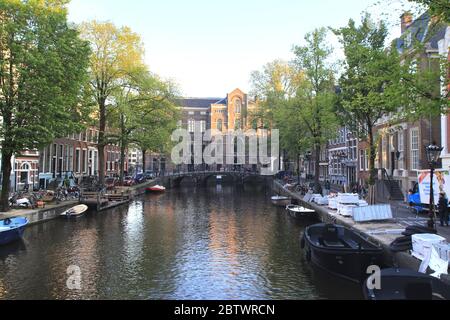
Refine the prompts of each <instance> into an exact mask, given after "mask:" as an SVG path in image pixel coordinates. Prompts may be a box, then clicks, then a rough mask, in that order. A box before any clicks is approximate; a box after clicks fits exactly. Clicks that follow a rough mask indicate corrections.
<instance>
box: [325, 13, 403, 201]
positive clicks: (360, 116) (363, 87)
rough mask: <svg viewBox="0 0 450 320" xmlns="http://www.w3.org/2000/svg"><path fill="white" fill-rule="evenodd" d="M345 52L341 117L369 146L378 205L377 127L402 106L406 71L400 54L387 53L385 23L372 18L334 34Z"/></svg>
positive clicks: (372, 189)
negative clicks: (403, 71)
mask: <svg viewBox="0 0 450 320" xmlns="http://www.w3.org/2000/svg"><path fill="white" fill-rule="evenodd" d="M334 33H335V34H336V35H337V36H339V38H340V42H341V43H342V45H343V47H344V51H345V57H346V61H345V66H344V73H343V75H342V77H341V79H340V89H341V91H342V93H341V98H342V101H341V104H340V105H341V110H340V111H341V116H342V119H344V120H345V122H346V123H347V125H348V126H349V127H350V128H351V130H352V132H353V133H355V134H356V135H357V136H358V137H359V138H360V139H364V140H367V142H368V146H369V172H370V178H369V181H368V183H369V200H370V203H371V204H374V202H375V187H374V186H375V179H376V169H375V159H376V155H377V151H376V150H377V148H376V138H375V134H374V127H375V124H376V123H377V122H378V121H379V120H380V119H381V118H383V117H384V116H387V115H388V114H390V113H396V112H398V110H399V108H400V106H402V102H403V101H404V100H403V98H404V96H403V89H402V82H401V78H402V67H401V63H400V58H399V55H398V52H397V51H396V50H386V47H385V45H386V38H387V35H388V31H387V28H386V25H385V23H384V22H383V21H381V22H379V23H378V24H375V23H374V22H373V21H372V20H371V18H370V15H369V14H366V15H365V16H364V17H363V18H362V22H361V25H360V26H356V24H355V22H354V21H353V20H350V21H349V23H348V25H347V26H346V27H343V28H340V29H337V30H334Z"/></svg>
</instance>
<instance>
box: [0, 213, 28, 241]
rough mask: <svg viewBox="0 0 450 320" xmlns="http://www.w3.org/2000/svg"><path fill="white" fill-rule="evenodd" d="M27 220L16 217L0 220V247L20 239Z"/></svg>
mask: <svg viewBox="0 0 450 320" xmlns="http://www.w3.org/2000/svg"><path fill="white" fill-rule="evenodd" d="M27 225H28V219H27V218H22V217H17V218H7V219H4V220H0V245H5V244H8V243H11V242H14V241H17V240H19V239H21V238H22V236H23V233H24V231H25V228H26V226H27Z"/></svg>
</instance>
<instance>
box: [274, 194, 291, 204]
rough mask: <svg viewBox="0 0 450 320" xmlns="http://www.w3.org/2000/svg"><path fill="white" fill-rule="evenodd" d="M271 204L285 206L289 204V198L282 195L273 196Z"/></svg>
mask: <svg viewBox="0 0 450 320" xmlns="http://www.w3.org/2000/svg"><path fill="white" fill-rule="evenodd" d="M272 204H273V205H274V206H277V207H286V206H288V205H290V204H291V199H290V198H288V197H283V196H273V197H272Z"/></svg>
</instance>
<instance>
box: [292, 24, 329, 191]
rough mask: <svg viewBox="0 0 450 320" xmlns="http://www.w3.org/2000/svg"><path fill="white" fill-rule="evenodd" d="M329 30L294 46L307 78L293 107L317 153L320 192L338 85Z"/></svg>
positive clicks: (297, 65)
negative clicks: (323, 156) (323, 154)
mask: <svg viewBox="0 0 450 320" xmlns="http://www.w3.org/2000/svg"><path fill="white" fill-rule="evenodd" d="M326 37H327V30H326V29H325V28H320V29H316V30H314V31H313V32H311V33H308V34H307V35H306V36H305V41H306V44H305V45H304V46H296V47H295V48H294V53H295V56H296V57H295V60H294V66H295V68H296V70H297V71H298V72H301V73H303V74H304V77H305V81H304V82H303V83H302V85H301V86H300V87H298V89H297V92H296V96H295V97H294V98H293V99H292V101H291V103H292V108H293V110H294V112H296V113H298V115H299V120H300V122H299V124H298V125H299V126H301V127H302V128H303V130H301V131H303V132H304V134H303V135H302V139H303V140H304V141H305V142H306V145H308V146H310V147H311V148H312V149H313V150H314V154H315V157H314V158H315V184H316V191H317V192H320V191H321V190H320V155H321V151H322V147H323V145H325V144H326V143H327V141H328V140H329V139H330V138H332V137H333V136H334V135H335V134H336V129H337V125H338V120H337V117H336V115H335V109H334V108H335V100H336V99H335V97H336V94H335V93H336V86H335V77H334V71H333V68H332V66H331V64H330V63H329V58H330V55H331V54H332V49H331V48H330V47H329V46H328V45H327V39H326Z"/></svg>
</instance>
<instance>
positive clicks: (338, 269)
mask: <svg viewBox="0 0 450 320" xmlns="http://www.w3.org/2000/svg"><path fill="white" fill-rule="evenodd" d="M301 246H302V248H303V249H304V250H305V253H306V260H307V261H308V262H311V263H312V264H314V265H316V266H318V267H320V268H322V269H325V270H327V271H328V272H330V273H331V274H333V275H335V276H339V277H341V278H344V279H347V280H349V281H352V282H356V283H361V282H362V281H364V280H365V279H366V278H367V268H368V267H369V266H372V265H377V266H382V262H383V259H382V255H383V250H382V248H381V247H380V246H379V245H377V244H375V243H372V242H370V241H369V240H368V239H366V238H364V237H363V236H362V235H360V234H358V233H356V232H355V231H353V230H350V229H348V228H346V227H344V226H339V225H335V224H316V225H313V226H310V227H308V228H307V229H306V231H305V233H304V236H303V239H302V242H301Z"/></svg>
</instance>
